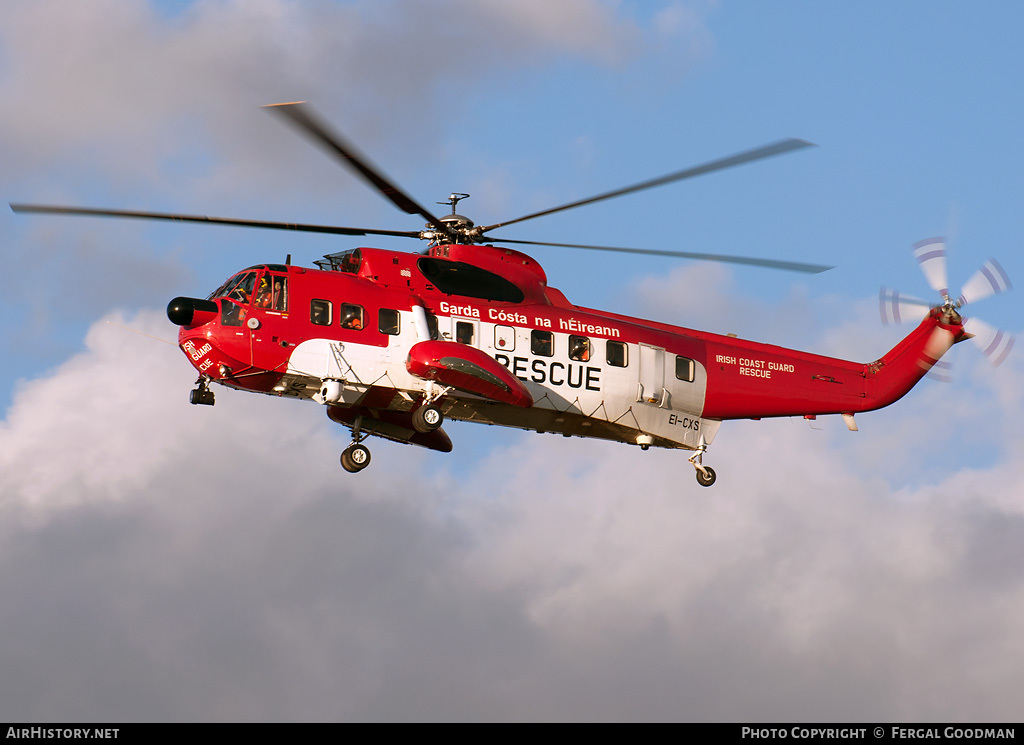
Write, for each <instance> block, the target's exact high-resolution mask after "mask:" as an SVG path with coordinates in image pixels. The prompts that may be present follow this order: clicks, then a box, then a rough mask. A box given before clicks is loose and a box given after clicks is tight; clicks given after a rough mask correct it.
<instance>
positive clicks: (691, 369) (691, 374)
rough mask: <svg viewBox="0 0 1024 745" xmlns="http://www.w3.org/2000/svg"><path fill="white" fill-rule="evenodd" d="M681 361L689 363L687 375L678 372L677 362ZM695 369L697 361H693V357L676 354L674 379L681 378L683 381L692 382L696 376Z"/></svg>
mask: <svg viewBox="0 0 1024 745" xmlns="http://www.w3.org/2000/svg"><path fill="white" fill-rule="evenodd" d="M683 361H685V362H687V363H689V364H688V366H687V372H686V374H687V377H683V376H682V375H680V374H679V363H680V362H683ZM696 371H697V363H696V362H694V361H693V359H691V358H690V357H684V356H683V355H681V354H677V355H676V380H681V381H683V382H684V383H692V382H693V381H694V379H695V378H696V377H697V376H696Z"/></svg>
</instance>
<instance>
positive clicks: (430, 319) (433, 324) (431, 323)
mask: <svg viewBox="0 0 1024 745" xmlns="http://www.w3.org/2000/svg"><path fill="white" fill-rule="evenodd" d="M426 316H427V328H428V329H429V330H430V338H431V339H435V340H437V339H440V338H441V335H440V334H439V333H438V331H437V316H435V315H434V314H433V313H427V314H426Z"/></svg>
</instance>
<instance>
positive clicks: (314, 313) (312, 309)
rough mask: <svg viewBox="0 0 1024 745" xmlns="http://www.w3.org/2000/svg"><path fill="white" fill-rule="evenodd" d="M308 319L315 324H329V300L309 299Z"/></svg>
mask: <svg viewBox="0 0 1024 745" xmlns="http://www.w3.org/2000/svg"><path fill="white" fill-rule="evenodd" d="M309 320H310V321H312V322H313V323H315V324H316V325H317V326H330V325H331V301H330V300H318V299H314V300H310V301H309Z"/></svg>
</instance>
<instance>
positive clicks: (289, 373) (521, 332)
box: [11, 103, 1011, 486]
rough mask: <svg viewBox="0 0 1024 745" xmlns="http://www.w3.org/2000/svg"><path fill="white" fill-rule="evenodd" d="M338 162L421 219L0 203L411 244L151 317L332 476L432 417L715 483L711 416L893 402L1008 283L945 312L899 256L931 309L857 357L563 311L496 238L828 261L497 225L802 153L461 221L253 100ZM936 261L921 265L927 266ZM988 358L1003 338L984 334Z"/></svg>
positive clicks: (350, 151) (268, 272)
mask: <svg viewBox="0 0 1024 745" xmlns="http://www.w3.org/2000/svg"><path fill="white" fill-rule="evenodd" d="M268 108H270V109H271V110H273V111H275V112H278V113H280V114H282V115H284V116H285V117H286V118H287V119H288V120H289V121H291V122H292V123H293V124H295V125H297V126H298V127H299V128H300V129H301V130H302V131H304V132H305V133H306V134H308V135H310V136H311V137H312V138H314V139H315V140H316V141H318V142H319V143H320V144H321V145H323V146H325V147H326V148H327V149H328V150H330V151H331V152H332V153H334V154H335V155H336V156H337V157H339V158H340V159H341V160H342V161H343V162H345V163H346V164H348V165H349V166H350V167H352V168H354V169H355V171H356V172H357V173H359V174H360V175H361V176H362V177H363V178H364V179H365V180H366V181H367V182H369V183H370V184H371V185H373V186H374V187H375V188H377V189H378V190H379V191H380V192H381V193H382V194H383V195H384V196H385V197H387V198H388V199H390V200H391V201H392V202H393V203H394V204H395V205H396V206H398V207H399V208H400V209H401V210H403V211H404V212H406V213H407V214H411V215H420V216H421V217H423V218H425V219H426V221H427V225H426V228H425V229H424V230H416V231H397V230H379V229H371V228H348V227H337V226H324V225H308V224H290V223H276V222H264V221H254V220H234V219H227V218H215V217H206V216H197V215H178V214H168V213H154V212H138V211H128V210H102V209H92V208H79V207H57V206H46V205H25V204H20V205H16V204H12V205H11V208H12V209H13V210H14V211H15V212H35V213H50V214H72V215H97V216H113V217H130V218H143V219H155V220H177V221H184V222H202V223H210V224H221V225H235V226H246V227H258V228H272V229H279V230H298V231H305V232H314V233H333V234H339V235H349V236H359V235H387V236H404V237H411V238H419V239H422V240H426V241H428V242H429V244H430V245H429V248H428V249H427V250H426V251H425V252H424V253H421V254H409V253H404V252H399V251H391V250H382V249H376V248H353V249H349V250H346V251H341V252H339V253H334V254H329V255H328V256H325V257H324V259H323V260H321V261H316V262H314V263H315V264H316V267H317V268H315V269H314V268H305V267H299V266H293V265H292V264H291V261H290V257H289V259H288V260H287V261H286V262H285V263H284V264H259V265H256V266H252V267H249V268H248V269H244V270H242V271H240V272H238V273H237V274H235V275H234V276H232V277H231V278H230V279H228V280H227V281H226V282H225V283H224V284H223V285H221V286H220V287H219V288H218V289H217V290H215V291H214V292H213V293H211V294H210V296H209V297H208V298H205V299H200V298H188V297H178V298H175V299H174V300H172V301H171V302H170V304H169V305H168V307H167V315H168V318H169V319H170V320H171V321H172V322H173V323H175V324H177V325H178V326H180V327H181V328H180V331H179V333H178V344H179V346H180V347H181V350H182V351H183V352H184V353H185V355H186V356H187V357H188V359H189V361H190V362H191V363H192V365H193V366H194V367H195V368H196V370H198V372H199V379H198V380H197V381H196V382H197V387H196V388H195V389H194V390H193V391H192V392H191V396H190V401H191V402H192V403H193V404H206V405H212V404H213V403H214V394H213V391H212V390H211V389H210V383H219V384H221V385H225V386H228V387H231V388H236V389H238V390H243V391H252V392H256V393H265V394H269V395H274V396H291V397H295V398H303V399H310V400H312V401H315V402H317V403H319V404H322V405H323V406H325V407H326V409H327V414H328V416H329V417H330V418H331V419H333V420H334V421H336V422H338V423H340V424H343V425H345V426H347V427H349V428H350V429H351V430H352V443H351V444H350V445H349V446H348V447H347V448H346V449H345V451H344V452H343V453H342V455H341V463H342V466H343V467H344V468H345V469H346V470H347V471H350V472H357V471H361V470H362V469H363V468H365V467H366V466H367V465H368V464H369V463H370V451H369V449H368V448H367V447H366V445H365V444H364V441H365V440H366V439H367V438H368V437H369V436H370V435H376V436H378V437H384V438H387V439H390V440H394V441H397V442H403V443H409V444H413V445H419V446H422V447H426V448H430V449H432V450H438V451H441V452H450V451H451V450H452V442H451V440H450V439H449V437H448V435H447V434H446V433H445V432H444V430H443V429H442V428H441V425H442V423H443V422H444V420H445V419H446V418H447V419H452V420H456V421H468V422H480V423H484V424H496V425H501V426H506V427H518V428H521V429H528V430H535V431H537V432H551V433H559V434H562V435H565V436H567V437H568V436H578V437H596V438H602V439H606V440H615V441H618V442H624V443H629V444H633V445H639V446H640V447H641V448H642V449H644V450H646V449H648V448H650V447H652V446H654V447H663V448H676V449H683V450H687V451H693V455H692V456H691V457H690V459H689V460H690V462H691V463H692V464H693V466H694V468H695V469H696V476H697V481H698V482H699V483H700V484H701V485H703V486H710V485H711V484H713V483H714V482H715V478H716V477H715V471H714V470H713V469H712V468H711V467H710V466H707V465H704V463H703V456H704V454H705V452H706V450H707V448H708V446H709V445H710V444H711V443H712V441H713V440H714V438H715V434H716V433H717V432H718V427H719V425H720V424H721V423H722V422H723V421H724V420H727V419H760V418H762V417H787V416H803V417H806V418H809V419H813V418H815V417H817V416H820V415H824V414H841V415H842V416H843V417H844V419H845V420H846V423H847V426H848V427H849V428H850V429H856V425H855V424H854V419H853V417H854V414H856V413H858V412H862V411H871V410H873V409H878V408H881V407H883V406H888V405H889V404H891V403H893V402H894V401H897V400H898V399H900V398H901V397H902V396H903V395H904V394H906V393H907V392H908V391H909V390H910V389H911V388H912V387H913V386H914V385H915V384H916V383H917V381H918V380H920V379H921V377H923V376H924V375H925V373H927V372H928V370H929V369H930V368H931V367H932V366H933V365H935V363H936V362H937V361H938V360H939V358H940V357H942V355H943V354H944V353H945V352H946V351H947V350H948V349H949V348H950V347H951V346H952V345H953V344H954V343H956V342H958V341H960V340H962V339H964V338H968V337H970V336H971V335H972V334H970V333H968V332H967V331H965V329H964V321H963V319H961V316H960V314H959V312H958V310H959V308H960V307H961V306H962V305H963V304H965V303H966V302H968V301H976V300H978V299H980V298H981V297H984V296H985V295H991V294H995V293H996V292H1001V291H1003V290H1005V289H1007V288H1008V287H1009V282H1008V281H1007V280H1006V277H1005V274H1004V273H1002V271H1001V270H1000V269H999V268H998V265H997V264H994V262H989V263H988V264H986V266H985V267H984V268H983V270H982V272H979V275H978V277H977V278H975V279H972V280H971V281H970V282H968V284H967V286H966V288H965V294H964V296H962V297H961V298H960V299H959V300H957V301H953V300H951V298H950V296H949V294H948V291H947V290H946V288H945V277H944V275H945V267H944V252H940V251H938V248H939V247H938V246H937V245H935V244H933V243H929V244H927V245H926V246H925V249H923V250H921V251H919V254H920V255H919V259H920V260H921V261H922V266H924V267H925V269H926V273H928V276H929V279H930V280H932V284H933V286H934V287H935V288H936V289H937V290H939V291H940V293H941V294H942V297H943V301H942V303H941V304H939V305H938V306H936V307H930V306H929V305H928V304H926V303H923V301H915V300H913V299H909V298H905V297H902V296H900V295H899V294H898V293H892V292H885V293H883V297H882V302H883V306H884V307H885V308H888V309H889V310H888V315H890V316H892V317H894V318H899V317H906V315H907V312H908V310H917V309H918V308H919V306H920V305H924V308H925V311H924V312H925V317H924V320H922V321H921V323H920V324H919V325H918V326H917V328H915V329H914V330H913V331H912V332H910V334H909V335H908V336H907V337H906V338H905V339H903V340H902V341H901V342H900V343H899V344H897V345H896V346H895V347H894V348H893V349H892V350H891V351H889V352H888V353H886V354H885V355H884V356H882V357H881V358H880V359H878V360H875V361H874V362H870V363H867V364H864V363H858V362H849V361H846V360H842V359H834V358H831V357H824V356H821V355H816V354H810V353H807V352H801V351H796V350H792V349H785V348H783V347H778V346H772V345H768V344H762V343H759V342H755V341H746V340H744V339H739V338H735V337H732V336H721V335H717V334H711V333H706V332H703V331H695V330H692V329H687V328H682V327H678V326H672V325H669V324H666V323H659V322H655V321H647V320H643V319H639V318H631V317H628V316H625V315H620V314H617V313H611V312H607V311H602V310H595V309H592V308H583V307H579V306H576V305H573V304H572V303H570V302H569V301H568V300H567V299H566V298H565V296H564V295H563V294H562V293H561V292H559V291H558V290H556V289H554V288H553V287H550V286H548V281H547V276H546V275H545V273H544V270H543V269H542V268H541V266H540V265H539V264H538V263H537V262H536V261H535V260H534V259H533V258H531V257H530V256H527V255H526V254H524V253H520V252H519V251H515V250H512V249H510V248H505V247H499V246H496V245H493V243H492V241H493V242H498V243H503V244H529V245H553V246H566V247H570V248H591V249H599V250H610V251H624V252H631V253H641V254H654V255H661V256H672V257H682V258H689V259H704V260H714V261H726V262H732V263H740V264H752V265H756V266H763V267H771V268H777V269H786V270H792V271H802V272H809V273H816V272H821V271H824V270H826V269H829V268H831V267H826V266H818V265H812V264H802V263H796V262H787V261H774V260H769V259H759V258H748V257H737V256H722V255H709V254H693V253H685V252H678V251H661V250H645V249H630V248H613V247H608V246H588V245H580V244H565V243H545V242H539V241H523V240H510V239H500V238H497V237H494V236H490V235H489V233H490V232H491V231H493V230H496V229H497V228H500V227H504V226H507V225H511V224H514V223H518V222H523V221H525V220H530V219H533V218H536V217H541V216H543V215H548V214H552V213H554V212H559V211H562V210H568V209H571V208H574V207H579V206H581V205H585V204H591V203H593V202H597V201H601V200H604V199H610V198H612V197H616V196H621V195H624V194H629V193H633V192H636V191H640V190H643V189H648V188H652V187H655V186H660V185H662V184H667V183H670V182H674V181H680V180H683V179H686V178H691V177H693V176H698V175H702V174H705V173H710V172H712V171H717V170H721V169H724V168H728V167H731V166H735V165H740V164H743V163H748V162H751V161H754V160H759V159H762V158H766V157H769V156H772V155H777V154H781V153H785V152H789V151H793V150H796V149H799V148H802V147H805V146H807V145H808V144H809V143H807V142H804V141H802V140H792V139H790V140H783V141H780V142H777V143H774V144H771V145H767V146H765V147H761V148H757V149H754V150H750V151H747V152H744V153H740V154H737V155H734V156H731V157H728V158H723V159H720V160H716V161H712V162H710V163H706V164H703V165H700V166H697V167H695V168H689V169H686V170H683V171H678V172H675V173H671V174H668V175H666V176H663V177H660V178H656V179H652V180H649V181H645V182H642V183H639V184H634V185H632V186H629V187H625V188H622V189H617V190H614V191H610V192H606V193H603V194H599V195H596V196H593V197H590V198H588V199H582V200H578V201H575V202H571V203H569V204H564V205H561V206H559V207H555V208H552V209H548V210H544V211H541V212H535V213H533V214H529V215H525V216H523V217H519V218H516V219H513V220H506V221H504V222H499V223H494V224H492V225H485V226H477V225H474V223H473V221H471V220H469V219H467V218H466V217H463V216H462V215H459V214H456V212H455V208H456V206H457V204H458V202H459V201H460V200H462V199H464V198H466V197H467V196H469V195H468V194H452V195H451V196H450V197H449V199H448V200H447V202H444V203H442V204H448V205H450V206H451V213H450V214H447V215H444V216H442V217H437V216H435V215H434V214H432V213H431V212H430V211H428V210H427V209H425V208H424V207H422V206H421V205H420V204H418V203H417V202H416V201H414V200H413V199H412V198H411V197H409V196H408V195H407V194H406V193H405V192H404V191H403V190H401V189H400V188H398V187H397V186H396V185H395V184H394V182H392V181H391V180H390V179H388V178H386V177H385V176H384V175H383V174H382V173H381V171H380V170H379V169H378V168H376V167H375V166H373V165H371V163H370V162H369V161H368V160H367V159H366V158H365V157H364V156H362V155H360V154H358V153H357V151H356V150H355V149H354V148H353V147H352V146H350V145H349V144H348V143H346V142H345V140H344V139H343V138H341V137H340V136H339V135H337V134H336V133H333V132H331V131H330V130H329V129H328V128H327V127H326V126H325V125H324V124H323V123H322V122H321V121H319V120H318V118H317V117H315V116H314V114H313V113H312V112H311V111H310V110H309V109H308V107H307V106H306V105H305V104H303V103H290V104H277V105H274V106H272V107H268ZM940 253H941V256H940ZM988 334H989V335H990V336H991V335H992V334H997V335H998V339H996V340H995V341H992V340H989V341H988V345H989V346H990V347H992V348H993V349H994V354H996V355H999V356H1003V355H1005V352H1006V351H1008V347H1009V344H1010V343H1011V340H1009V338H1008V337H1005V336H1004V335H999V333H998V332H994V331H992V330H989V331H988Z"/></svg>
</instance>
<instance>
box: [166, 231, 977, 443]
mask: <svg viewBox="0 0 1024 745" xmlns="http://www.w3.org/2000/svg"><path fill="white" fill-rule="evenodd" d="M327 258H328V260H327V261H326V262H318V263H319V264H320V268H318V269H310V268H303V267H296V266H290V265H275V264H266V265H259V266H255V267H251V268H249V269H247V270H244V271H242V272H239V273H238V274H236V275H235V276H234V277H232V278H231V279H229V280H228V281H227V282H226V283H225V284H224V285H223V286H222V287H221V288H220V289H219V290H218V291H216V292H215V293H213V295H212V296H211V298H210V302H211V303H214V304H216V310H215V312H214V310H212V309H213V308H214V306H213V305H206V306H203V307H206V308H208V309H209V310H208V312H205V313H200V312H197V313H196V318H195V319H194V320H193V321H191V322H190V323H187V324H184V325H183V326H182V328H181V331H180V334H179V344H180V346H181V348H182V350H183V351H184V352H185V354H186V355H187V356H188V358H189V360H190V361H191V362H192V364H193V365H194V366H195V367H196V369H197V370H198V371H199V372H200V373H201V374H202V375H204V376H208V377H209V378H210V379H211V380H213V381H216V382H219V383H221V384H224V385H227V386H231V387H234V388H238V389H242V390H247V391H254V392H261V393H266V394H271V395H280V396H293V397H298V398H305V399H310V400H313V401H316V402H318V403H321V404H324V405H326V406H328V412H329V414H330V416H331V418H332V419H335V420H336V421H339V422H341V423H344V424H348V425H350V426H351V425H352V422H353V420H354V418H355V417H356V416H362V417H365V418H366V419H367V420H372V421H373V422H376V423H377V424H378V430H377V431H376V432H374V433H375V434H381V435H382V436H386V437H391V438H392V439H398V440H402V441H406V442H414V443H415V444H424V445H426V446H427V447H436V449H442V450H443V449H450V445H449V446H448V447H445V446H444V443H443V442H441V443H440V444H438V443H437V442H434V441H426V440H424V441H420V442H417V440H416V439H415V438H414V437H412V436H411V434H410V432H409V429H408V427H407V426H405V425H406V422H405V419H404V418H403V417H404V416H406V415H407V414H408V412H411V411H413V410H415V409H416V408H417V407H418V406H419V405H421V402H422V400H423V398H424V396H426V395H429V394H430V393H431V392H432V391H436V387H437V386H438V385H443V384H445V382H446V381H447V382H448V390H447V391H446V392H445V394H444V395H443V397H441V398H440V400H439V401H438V404H437V405H438V406H439V407H440V408H441V409H442V410H443V412H444V414H445V416H446V417H448V418H450V419H455V420H466V421H476V422H481V423H487V424H495V425H502V426H512V427H520V428H525V429H531V430H536V431H541V432H554V433H561V434H564V435H579V436H586V437H598V438H604V439H611V440H617V441H622V442H629V443H633V444H643V445H655V446H661V447H675V448H687V449H694V448H697V447H698V446H699V445H700V443H701V442H702V438H703V442H704V443H710V442H711V441H712V439H713V438H714V435H715V433H716V431H717V429H718V425H719V424H720V422H721V421H722V420H726V419H737V418H761V417H776V416H814V415H821V414H834V413H843V414H846V413H855V412H860V411H867V410H870V409H874V408H879V407H880V406H884V405H887V404H888V403H891V402H892V401H894V400H896V399H897V398H899V397H900V396H902V395H903V394H905V393H906V392H907V391H908V390H909V389H910V387H912V386H913V384H914V383H916V382H917V380H918V379H920V377H921V376H922V375H923V374H924V373H925V372H926V371H927V369H928V367H930V365H931V364H933V363H934V361H935V360H937V359H938V357H940V356H941V354H942V353H943V352H944V351H945V349H947V348H948V347H949V345H951V344H952V343H954V342H955V341H957V340H958V339H959V338H960V336H961V335H962V333H963V331H962V327H961V326H960V324H959V319H950V318H943V317H939V316H938V315H936V314H935V313H934V312H933V314H932V315H931V316H929V318H927V319H925V321H924V322H922V324H921V326H919V327H918V329H916V330H915V332H912V333H911V335H910V336H908V337H907V339H905V340H904V342H902V343H901V346H898V347H896V348H895V349H894V350H892V352H890V353H889V355H886V356H885V357H883V358H881V359H880V360H878V361H876V362H874V363H869V364H864V363H856V362H850V361H846V360H841V359H835V358H830V357H824V356H820V355H815V354H810V353H806V352H800V351H797V350H791V349H786V348H783V347H777V346H772V345H767V344H761V343H758V342H753V341H746V340H743V339H738V338H734V337H729V336H721V335H716V334H709V333H706V332H701V331H696V330H692V329H687V328H683V327H678V326H672V325H669V324H664V323H658V322H652V321H645V320H642V319H636V318H630V317H627V316H623V315H618V314H614V313H609V312H604V311H599V310H595V309H589V308H582V307H577V306H574V305H572V304H571V303H570V302H569V301H568V300H567V299H566V298H565V296H564V295H563V294H562V293H561V292H559V291H558V290H556V289H554V288H551V287H548V285H547V277H546V275H545V274H544V271H543V269H542V268H541V267H540V266H539V265H538V264H537V262H536V261H534V260H533V259H532V258H530V257H529V256H527V255H525V254H522V253H520V252H518V251H513V250H509V249H504V248H497V247H493V246H461V245H450V246H446V245H442V246H434V247H432V248H431V249H430V251H429V252H428V254H427V255H417V254H408V253H403V252H398V251H386V250H380V249H371V248H362V249H356V250H354V251H349V252H343V253H341V254H335V255H333V256H331V257H327ZM937 335H938V336H937ZM428 340H442V341H446V342H451V343H452V345H451V346H450V347H447V346H446V347H443V348H444V349H450V350H453V351H451V353H450V354H449V355H448V357H446V359H448V358H451V359H452V360H454V362H453V363H450V364H449V367H451V368H452V370H454V369H455V368H456V367H458V360H459V359H460V358H461V357H463V356H467V355H460V354H459V349H460V347H459V346H457V345H463V346H464V347H471V348H473V349H475V350H480V352H482V353H484V354H485V355H487V357H488V358H489V360H494V362H495V363H497V364H498V365H500V366H501V368H503V369H504V370H506V371H507V372H508V373H510V374H511V376H512V377H514V378H515V381H518V383H515V381H511V382H512V383H515V385H516V386H519V385H520V384H521V388H522V389H525V391H524V392H521V393H520V394H519V396H518V398H517V399H513V398H509V397H503V396H498V395H494V396H492V395H489V394H488V393H487V392H486V391H487V390H490V389H485V388H479V387H474V386H463V385H462V384H460V383H458V379H457V378H455V377H453V376H454V373H453V372H449V371H447V369H442V370H441V371H440V372H441V377H440V378H438V377H436V376H435V377H434V379H430V376H427V375H426V374H425V373H423V372H422V369H421V367H416V366H415V365H413V364H412V360H411V357H410V350H412V349H413V347H414V346H415V345H417V344H419V343H421V342H424V341H428ZM474 359H477V361H480V359H481V358H474ZM489 360H487V361H488V362H489ZM462 364H463V367H465V365H467V364H471V363H470V362H468V361H464V362H463V363H462ZM442 367H444V366H442ZM477 367H478V368H481V366H479V365H478V366H477ZM486 367H487V365H486V364H483V365H482V368H486ZM482 368H481V369H482ZM446 372H447V373H448V374H449V377H448V378H444V375H445V374H446ZM499 372H500V371H495V374H497V373H499ZM487 374H488V375H490V373H487ZM481 375H483V373H481ZM491 377H495V375H492V376H491ZM452 381H455V385H452ZM506 387H511V386H506ZM495 390H496V389H495ZM530 399H532V401H530ZM510 402H511V403H510ZM421 439H422V438H421Z"/></svg>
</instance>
